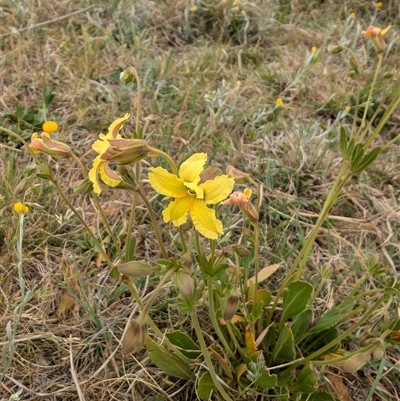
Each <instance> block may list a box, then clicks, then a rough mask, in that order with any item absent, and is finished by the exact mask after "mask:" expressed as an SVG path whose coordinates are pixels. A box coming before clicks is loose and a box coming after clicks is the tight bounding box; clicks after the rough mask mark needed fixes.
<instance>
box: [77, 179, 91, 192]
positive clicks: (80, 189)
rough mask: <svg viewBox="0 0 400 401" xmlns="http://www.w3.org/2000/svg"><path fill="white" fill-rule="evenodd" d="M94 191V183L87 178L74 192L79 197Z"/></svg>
mask: <svg viewBox="0 0 400 401" xmlns="http://www.w3.org/2000/svg"><path fill="white" fill-rule="evenodd" d="M92 191H93V183H92V181H90V180H89V178H85V179H84V180H83V181H81V182H80V183H79V184H78V185H77V186H76V187H75V188H74V192H75V193H76V194H78V195H86V194H89V193H90V192H92Z"/></svg>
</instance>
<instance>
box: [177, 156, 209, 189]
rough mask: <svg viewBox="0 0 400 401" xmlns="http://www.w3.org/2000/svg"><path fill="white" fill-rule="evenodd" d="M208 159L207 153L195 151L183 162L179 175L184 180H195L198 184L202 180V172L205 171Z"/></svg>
mask: <svg viewBox="0 0 400 401" xmlns="http://www.w3.org/2000/svg"><path fill="white" fill-rule="evenodd" d="M206 161H207V154H206V153H195V154H194V155H192V156H191V157H189V159H187V160H185V161H184V162H183V163H182V164H181V166H180V168H179V177H180V178H182V180H183V181H184V182H195V183H196V184H197V183H198V182H199V181H200V173H201V172H202V171H203V169H204V165H205V164H206Z"/></svg>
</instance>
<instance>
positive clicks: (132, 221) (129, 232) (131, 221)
mask: <svg viewBox="0 0 400 401" xmlns="http://www.w3.org/2000/svg"><path fill="white" fill-rule="evenodd" d="M140 170H141V168H140V162H139V163H137V164H136V181H137V180H138V179H139V177H140ZM137 200H138V193H137V191H134V193H133V197H132V205H131V212H130V214H129V220H128V228H127V231H126V243H125V258H126V255H127V251H128V246H129V241H130V239H131V235H132V230H133V225H134V224H135V216H136V206H137ZM126 261H127V260H126Z"/></svg>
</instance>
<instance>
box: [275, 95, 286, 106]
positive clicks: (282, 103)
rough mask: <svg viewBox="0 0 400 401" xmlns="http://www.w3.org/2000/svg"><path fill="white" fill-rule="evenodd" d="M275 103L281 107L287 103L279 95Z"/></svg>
mask: <svg viewBox="0 0 400 401" xmlns="http://www.w3.org/2000/svg"><path fill="white" fill-rule="evenodd" d="M275 103H276V104H277V105H278V106H280V107H283V106H284V105H285V102H284V101H283V100H282V99H281V98H280V97H278V99H276V102H275Z"/></svg>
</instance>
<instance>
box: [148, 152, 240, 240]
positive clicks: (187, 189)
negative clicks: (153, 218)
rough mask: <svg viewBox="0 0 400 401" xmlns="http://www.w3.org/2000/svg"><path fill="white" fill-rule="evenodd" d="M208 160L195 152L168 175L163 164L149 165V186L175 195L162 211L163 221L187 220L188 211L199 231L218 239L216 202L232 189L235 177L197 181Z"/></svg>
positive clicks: (221, 199) (219, 226)
mask: <svg viewBox="0 0 400 401" xmlns="http://www.w3.org/2000/svg"><path fill="white" fill-rule="evenodd" d="M206 161H207V155H206V154H205V153H195V154H194V155H193V156H191V157H190V158H189V159H187V160H186V161H185V162H183V163H182V165H181V167H180V168H179V174H178V175H175V174H171V173H169V172H168V171H167V170H166V169H164V168H162V167H151V168H150V173H149V180H150V184H151V186H152V187H153V188H154V189H155V190H156V191H157V192H158V193H160V194H162V195H166V196H170V197H172V198H175V200H173V201H171V202H170V203H169V205H168V207H167V208H166V209H165V210H164V211H163V217H164V221H165V222H166V223H168V222H169V221H172V223H173V224H174V225H175V226H177V227H178V226H180V225H182V224H184V223H186V220H187V215H188V213H189V214H190V216H191V218H192V221H193V224H194V227H195V228H196V230H197V231H198V232H200V233H201V234H203V235H204V236H205V237H207V238H210V239H217V238H218V234H222V233H223V227H222V222H221V221H220V220H218V219H217V218H216V216H215V210H214V209H211V208H209V207H208V205H215V204H217V203H219V202H221V201H223V200H224V199H226V198H227V197H228V196H229V194H230V193H231V192H232V190H233V186H234V184H235V180H234V178H233V177H229V176H227V175H220V176H218V177H216V178H214V179H213V180H208V181H205V182H203V183H200V174H201V172H202V171H203V170H204V165H205V163H206Z"/></svg>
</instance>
